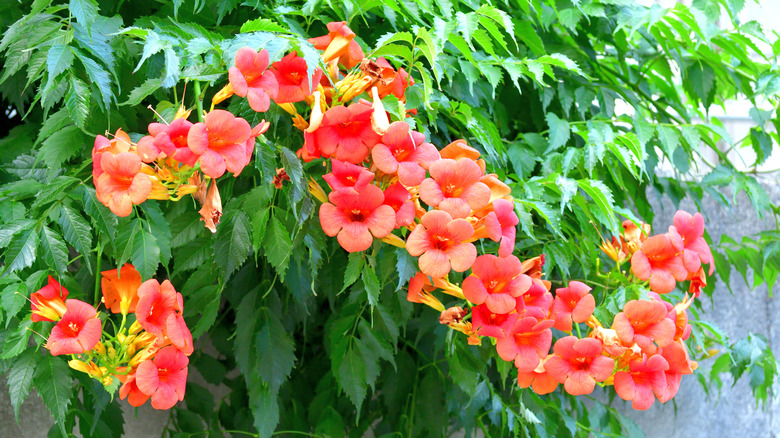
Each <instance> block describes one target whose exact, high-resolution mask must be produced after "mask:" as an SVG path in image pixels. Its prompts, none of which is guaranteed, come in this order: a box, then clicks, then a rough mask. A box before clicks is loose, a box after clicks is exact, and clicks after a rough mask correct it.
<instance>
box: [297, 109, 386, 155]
mask: <svg viewBox="0 0 780 438" xmlns="http://www.w3.org/2000/svg"><path fill="white" fill-rule="evenodd" d="M372 112H373V109H372V108H371V105H369V104H367V103H364V102H362V101H361V102H357V103H354V104H352V105H350V106H348V107H345V106H343V105H339V106H335V107H333V108H331V109H329V110H327V111H325V114H323V116H322V122H321V123H320V126H319V128H317V130H315V131H314V132H313V133H312V136H311V137H309V138H308V139H306V143H308V142H310V141H313V142H314V143H313V145H306V144H304V149H307V150H310V149H311V150H318V151H320V153H322V155H323V156H325V157H329V156H333V157H335V158H336V159H339V160H342V161H348V162H350V163H353V164H360V163H362V162H363V160H365V159H366V157H368V153H369V151H370V149H371V148H372V147H374V145H375V144H376V143H377V142H378V141H379V138H380V136H379V134H377V133H376V132H374V129H373V128H372V127H371V113H372Z"/></svg>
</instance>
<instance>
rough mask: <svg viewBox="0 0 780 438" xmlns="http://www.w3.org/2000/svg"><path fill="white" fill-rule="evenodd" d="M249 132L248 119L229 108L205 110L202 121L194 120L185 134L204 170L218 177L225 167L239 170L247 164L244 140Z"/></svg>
mask: <svg viewBox="0 0 780 438" xmlns="http://www.w3.org/2000/svg"><path fill="white" fill-rule="evenodd" d="M251 134H252V128H251V127H250V126H249V123H248V122H247V121H246V120H244V119H242V118H239V117H236V116H234V115H233V114H231V113H230V112H228V111H224V110H214V111H212V112H210V113H208V114H206V119H205V123H196V124H195V125H193V126H192V128H190V131H189V133H188V134H187V145H188V146H189V148H190V149H191V150H192V152H194V153H195V154H197V155H199V156H200V158H199V159H198V161H199V162H200V167H201V169H202V170H203V173H205V174H206V175H208V176H210V177H212V178H219V177H220V176H222V175H224V174H225V170H228V171H230V172H232V173H234V174H238V173H240V172H241V170H243V169H244V166H246V164H247V153H246V142H247V140H249V137H250V135H251Z"/></svg>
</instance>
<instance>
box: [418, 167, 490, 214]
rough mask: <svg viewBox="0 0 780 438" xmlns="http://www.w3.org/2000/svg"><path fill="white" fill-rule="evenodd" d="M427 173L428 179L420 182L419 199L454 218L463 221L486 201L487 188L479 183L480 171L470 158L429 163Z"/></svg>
mask: <svg viewBox="0 0 780 438" xmlns="http://www.w3.org/2000/svg"><path fill="white" fill-rule="evenodd" d="M429 172H430V174H431V177H430V178H426V179H425V180H423V182H422V183H420V199H421V200H422V201H423V202H425V203H426V204H428V205H430V206H431V207H438V208H439V209H440V210H443V211H446V212H447V213H449V214H451V215H452V217H454V218H465V217H467V216H468V215H469V213H471V210H476V209H479V208H482V207H484V206H485V205H487V203H488V202H489V201H490V189H489V188H488V186H486V185H485V184H484V183H481V182H479V179H480V178H481V177H482V170H481V169H480V168H479V166H478V165H477V163H475V162H474V161H472V160H470V159H467V158H461V159H459V160H458V161H455V160H451V159H448V158H442V159H441V160H436V161H434V162H433V163H431V165H430V169H429Z"/></svg>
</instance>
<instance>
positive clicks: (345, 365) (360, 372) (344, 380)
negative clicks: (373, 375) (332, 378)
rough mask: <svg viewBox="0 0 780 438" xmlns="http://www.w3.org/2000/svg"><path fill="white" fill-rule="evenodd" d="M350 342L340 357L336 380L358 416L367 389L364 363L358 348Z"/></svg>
mask: <svg viewBox="0 0 780 438" xmlns="http://www.w3.org/2000/svg"><path fill="white" fill-rule="evenodd" d="M350 344H351V345H350V346H349V347H348V348H347V350H346V351H345V352H344V356H343V358H341V359H340V363H339V367H338V370H337V377H338V379H337V381H338V383H339V386H340V387H341V389H343V390H344V392H345V393H346V394H347V397H349V399H350V400H351V401H352V404H353V405H355V408H356V409H357V412H358V417H359V416H360V408H361V406H362V404H363V400H364V399H365V398H366V391H367V389H368V382H367V377H366V364H365V361H364V360H363V355H362V354H361V352H360V349H358V348H355V347H354V344H352V343H350Z"/></svg>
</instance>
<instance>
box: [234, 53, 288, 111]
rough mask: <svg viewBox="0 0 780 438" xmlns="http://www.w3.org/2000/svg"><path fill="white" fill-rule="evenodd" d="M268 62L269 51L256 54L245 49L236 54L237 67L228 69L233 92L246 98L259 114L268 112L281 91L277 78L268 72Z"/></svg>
mask: <svg viewBox="0 0 780 438" xmlns="http://www.w3.org/2000/svg"><path fill="white" fill-rule="evenodd" d="M268 62H269V59H268V50H266V49H263V50H261V51H260V52H255V51H254V50H252V49H250V48H249V47H244V48H241V49H239V50H238V52H237V53H236V66H235V67H230V69H228V79H229V80H230V86H231V87H233V91H234V92H235V93H236V95H237V96H241V97H244V96H246V98H247V100H248V101H249V106H250V107H252V109H253V110H255V111H257V112H259V113H262V112H265V111H268V108H269V107H270V106H271V99H274V98H276V93H277V92H278V89H279V84H278V83H277V82H276V76H274V74H273V72H271V71H268V70H266V69H267V68H268Z"/></svg>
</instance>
